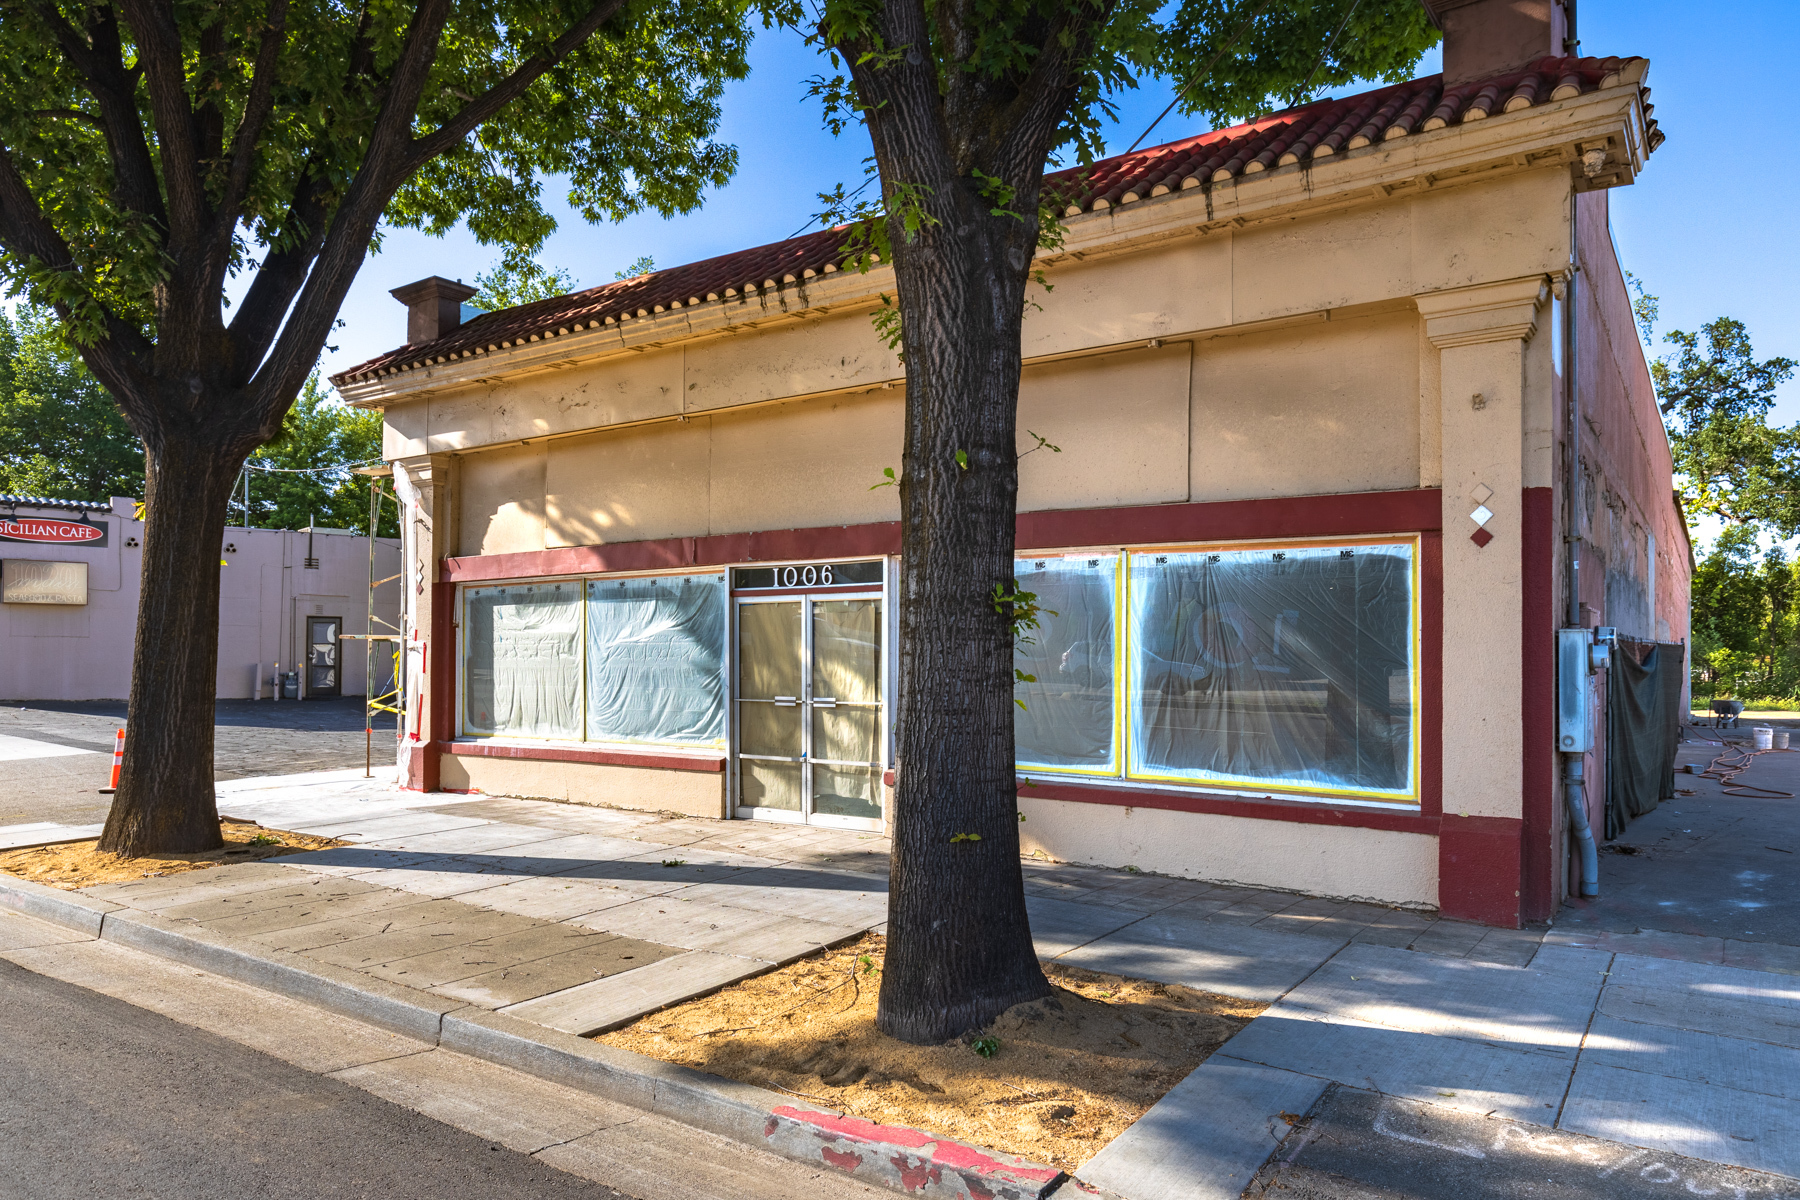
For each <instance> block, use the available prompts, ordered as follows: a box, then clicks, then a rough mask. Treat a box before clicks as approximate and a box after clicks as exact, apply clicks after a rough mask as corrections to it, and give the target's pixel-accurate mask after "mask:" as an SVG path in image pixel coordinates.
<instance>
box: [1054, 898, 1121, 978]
mask: <svg viewBox="0 0 1800 1200" xmlns="http://www.w3.org/2000/svg"><path fill="white" fill-rule="evenodd" d="M1025 912H1026V914H1027V915H1028V916H1029V917H1030V918H1031V940H1032V942H1033V944H1034V945H1035V946H1036V947H1037V954H1038V957H1039V958H1057V957H1059V956H1061V955H1064V954H1067V953H1068V952H1069V951H1071V950H1073V949H1075V948H1076V947H1077V946H1085V945H1086V944H1087V943H1089V942H1091V941H1093V940H1094V939H1095V938H1097V937H1100V936H1102V935H1103V934H1108V933H1111V932H1113V931H1114V930H1116V929H1122V928H1124V927H1125V926H1127V925H1129V924H1131V923H1132V922H1133V921H1138V920H1142V919H1143V915H1142V914H1141V913H1136V912H1132V911H1131V910H1129V909H1118V908H1106V907H1103V906H1101V905H1097V904H1077V903H1076V902H1074V901H1072V900H1046V899H1042V898H1036V899H1034V898H1032V897H1030V896H1027V897H1026V898H1025ZM1096 969H1097V970H1098V969H1103V968H1096Z"/></svg>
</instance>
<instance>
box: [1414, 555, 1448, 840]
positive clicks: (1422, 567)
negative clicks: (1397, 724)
mask: <svg viewBox="0 0 1800 1200" xmlns="http://www.w3.org/2000/svg"><path fill="white" fill-rule="evenodd" d="M1419 608H1420V612H1419V710H1420V711H1419V811H1420V812H1421V813H1423V814H1424V815H1425V816H1427V817H1431V818H1433V819H1435V818H1436V817H1437V816H1438V815H1439V814H1441V813H1442V812H1443V811H1444V535H1443V534H1442V533H1440V532H1437V531H1427V532H1425V533H1423V534H1421V535H1420V537H1419Z"/></svg>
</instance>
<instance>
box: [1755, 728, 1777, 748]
mask: <svg viewBox="0 0 1800 1200" xmlns="http://www.w3.org/2000/svg"><path fill="white" fill-rule="evenodd" d="M1750 736H1751V737H1752V738H1754V739H1755V742H1756V749H1758V750H1773V749H1774V748H1775V731H1774V730H1773V729H1771V728H1769V727H1768V726H1767V725H1758V726H1757V727H1756V728H1755V729H1752V730H1751V731H1750Z"/></svg>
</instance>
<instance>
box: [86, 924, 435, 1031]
mask: <svg viewBox="0 0 1800 1200" xmlns="http://www.w3.org/2000/svg"><path fill="white" fill-rule="evenodd" d="M100 937H101V938H102V939H103V940H105V941H109V942H117V943H119V944H120V945H122V946H129V947H131V948H132V949H134V950H142V951H144V952H146V953H148V954H155V955H157V956H159V957H161V958H167V959H171V960H173V961H175V962H179V963H185V964H187V965H188V966H191V967H200V968H202V969H203V970H207V971H211V972H212V973H213V974H215V975H223V976H225V977H226V978H228V979H235V980H237V981H238V982H239V983H247V984H250V985H251V986H252V987H259V988H262V989H264V990H265V991H270V992H276V993H278V994H280V995H283V996H287V997H290V998H291V999H294V1000H301V1001H304V1002H305V1003H307V1004H311V1005H314V1006H315V1007H318V1008H323V1009H327V1010H329V1011H331V1012H335V1013H338V1014H341V1015H342V1016H346V1017H351V1018H354V1019H355V1020H358V1021H363V1022H366V1023H367V1024H370V1025H378V1026H380V1027H381V1028H383V1029H388V1030H392V1031H393V1032H395V1033H399V1034H404V1035H406V1036H407V1037H410V1038H417V1039H419V1040H420V1041H424V1042H436V1041H437V1040H438V1035H439V1031H440V1029H441V1028H442V1026H443V1018H444V1014H445V1013H448V1012H455V1011H456V1010H457V1009H460V1008H466V1007H467V1005H465V1004H464V1003H463V1002H462V1001H460V1000H448V999H444V998H442V997H438V996H433V995H432V994H431V993H430V992H421V991H418V990H416V989H413V988H409V987H402V986H401V985H399V984H396V983H388V982H387V981H386V980H382V979H375V978H372V977H371V976H368V975H364V974H362V973H361V972H360V971H351V970H348V969H346V968H344V967H336V966H333V965H331V964H330V963H322V962H318V961H315V960H313V959H309V958H303V957H301V956H300V955H298V954H293V953H290V952H288V951H286V950H275V949H272V948H270V947H268V946H264V945H261V944H259V943H256V942H252V941H250V940H248V939H246V938H234V937H229V936H227V935H224V934H218V933H214V932H212V931H211V930H209V929H206V928H204V927H202V926H200V925H195V924H193V923H191V922H187V921H173V920H170V919H169V918H167V917H160V916H156V915H155V914H153V913H145V912H137V911H133V912H131V913H129V914H126V913H108V914H107V916H106V922H105V924H104V925H102V926H101V929H100Z"/></svg>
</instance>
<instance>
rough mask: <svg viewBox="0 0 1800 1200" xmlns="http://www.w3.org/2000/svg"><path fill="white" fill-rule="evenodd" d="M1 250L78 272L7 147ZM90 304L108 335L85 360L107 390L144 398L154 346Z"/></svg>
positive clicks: (122, 397)
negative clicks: (95, 309) (148, 366)
mask: <svg viewBox="0 0 1800 1200" xmlns="http://www.w3.org/2000/svg"><path fill="white" fill-rule="evenodd" d="M0 246H4V247H5V248H6V250H7V253H9V254H10V255H11V256H12V257H13V258H15V259H18V260H19V261H21V262H26V263H36V264H38V265H39V266H40V267H42V268H44V269H48V270H51V271H62V272H70V273H73V272H75V271H76V269H77V268H76V265H75V256H74V255H73V254H72V253H71V252H70V250H69V245H68V243H67V242H65V241H63V239H62V235H61V234H59V233H57V232H56V227H55V226H53V225H52V224H51V223H50V222H49V221H48V220H47V219H45V217H44V214H43V212H42V210H41V209H40V208H39V207H38V203H37V200H36V198H35V197H33V196H32V194H31V189H30V187H29V186H28V185H27V184H26V182H25V178H24V176H22V175H20V174H19V170H18V167H17V166H15V165H14V163H13V160H12V154H11V152H9V151H8V150H7V148H6V147H5V146H0ZM87 300H88V302H89V303H92V304H94V305H95V306H96V307H97V308H98V309H99V311H100V314H101V319H102V323H103V324H104V325H105V327H106V337H104V338H102V339H101V340H99V341H97V342H94V343H93V344H91V345H83V346H80V351H81V357H82V358H83V359H84V360H85V361H86V362H87V364H88V367H89V368H90V369H91V370H92V371H93V372H94V376H95V378H97V379H98V380H99V381H100V383H101V386H103V387H105V388H106V389H107V390H108V391H110V392H111V393H112V394H113V396H114V398H115V399H117V400H119V402H120V404H121V405H124V404H125V403H126V401H127V399H128V398H130V397H132V396H135V395H138V394H141V389H142V386H143V384H144V382H145V380H146V378H147V371H146V366H147V364H148V363H149V360H150V354H151V350H152V347H151V346H150V344H149V343H148V342H147V341H146V340H145V339H144V336H143V335H142V334H141V333H139V332H138V331H137V329H135V328H134V327H132V326H131V325H130V324H129V323H127V322H125V321H121V320H120V319H119V318H118V317H117V316H116V315H114V314H113V313H112V312H111V311H109V310H108V309H107V308H106V306H105V305H103V304H101V303H100V302H99V301H98V300H95V299H94V298H93V297H92V296H88V297H87ZM56 308H57V313H58V315H59V316H61V317H62V318H63V319H64V323H65V325H66V324H68V323H69V322H68V318H69V316H70V313H69V309H68V306H67V305H66V304H57V305H56Z"/></svg>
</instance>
